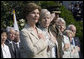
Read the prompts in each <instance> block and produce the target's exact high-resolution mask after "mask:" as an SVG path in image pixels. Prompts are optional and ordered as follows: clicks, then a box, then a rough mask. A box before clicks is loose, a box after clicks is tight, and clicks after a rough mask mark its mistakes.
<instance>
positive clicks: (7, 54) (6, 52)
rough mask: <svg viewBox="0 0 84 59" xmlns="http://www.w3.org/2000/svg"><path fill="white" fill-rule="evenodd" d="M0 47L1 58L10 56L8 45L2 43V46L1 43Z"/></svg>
mask: <svg viewBox="0 0 84 59" xmlns="http://www.w3.org/2000/svg"><path fill="white" fill-rule="evenodd" d="M1 48H2V54H3V58H11V54H10V51H9V47H8V46H7V45H5V44H4V46H2V45H1Z"/></svg>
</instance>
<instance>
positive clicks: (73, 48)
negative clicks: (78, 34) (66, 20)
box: [64, 30, 79, 58]
mask: <svg viewBox="0 0 84 59" xmlns="http://www.w3.org/2000/svg"><path fill="white" fill-rule="evenodd" d="M64 34H65V35H66V36H68V37H69V40H70V43H71V42H72V38H73V37H74V33H73V32H72V31H71V30H65V32H64ZM68 50H69V52H70V58H79V54H78V50H79V49H78V47H77V46H74V45H72V44H70V47H69V49H68Z"/></svg>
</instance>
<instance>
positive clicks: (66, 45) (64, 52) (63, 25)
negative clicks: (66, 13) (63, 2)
mask: <svg viewBox="0 0 84 59" xmlns="http://www.w3.org/2000/svg"><path fill="white" fill-rule="evenodd" d="M56 25H57V26H58V28H59V32H60V33H59V35H60V36H61V37H62V39H61V40H62V53H61V54H62V58H70V51H67V49H69V47H70V42H69V38H68V37H67V36H65V35H64V34H63V32H64V30H65V29H66V23H65V21H64V19H63V18H58V19H57V20H56Z"/></svg>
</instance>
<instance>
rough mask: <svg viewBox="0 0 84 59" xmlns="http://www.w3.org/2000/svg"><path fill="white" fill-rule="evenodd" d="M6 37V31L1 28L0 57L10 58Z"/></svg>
mask: <svg viewBox="0 0 84 59" xmlns="http://www.w3.org/2000/svg"><path fill="white" fill-rule="evenodd" d="M6 39H7V32H6V31H5V30H1V52H2V53H1V58H11V54H10V50H9V47H8V46H7V45H6V44H5V41H6Z"/></svg>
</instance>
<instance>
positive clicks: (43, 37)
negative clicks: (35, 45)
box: [38, 33, 46, 40]
mask: <svg viewBox="0 0 84 59" xmlns="http://www.w3.org/2000/svg"><path fill="white" fill-rule="evenodd" d="M38 37H39V39H43V40H45V39H46V38H45V36H44V35H43V34H42V33H39V34H38Z"/></svg>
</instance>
